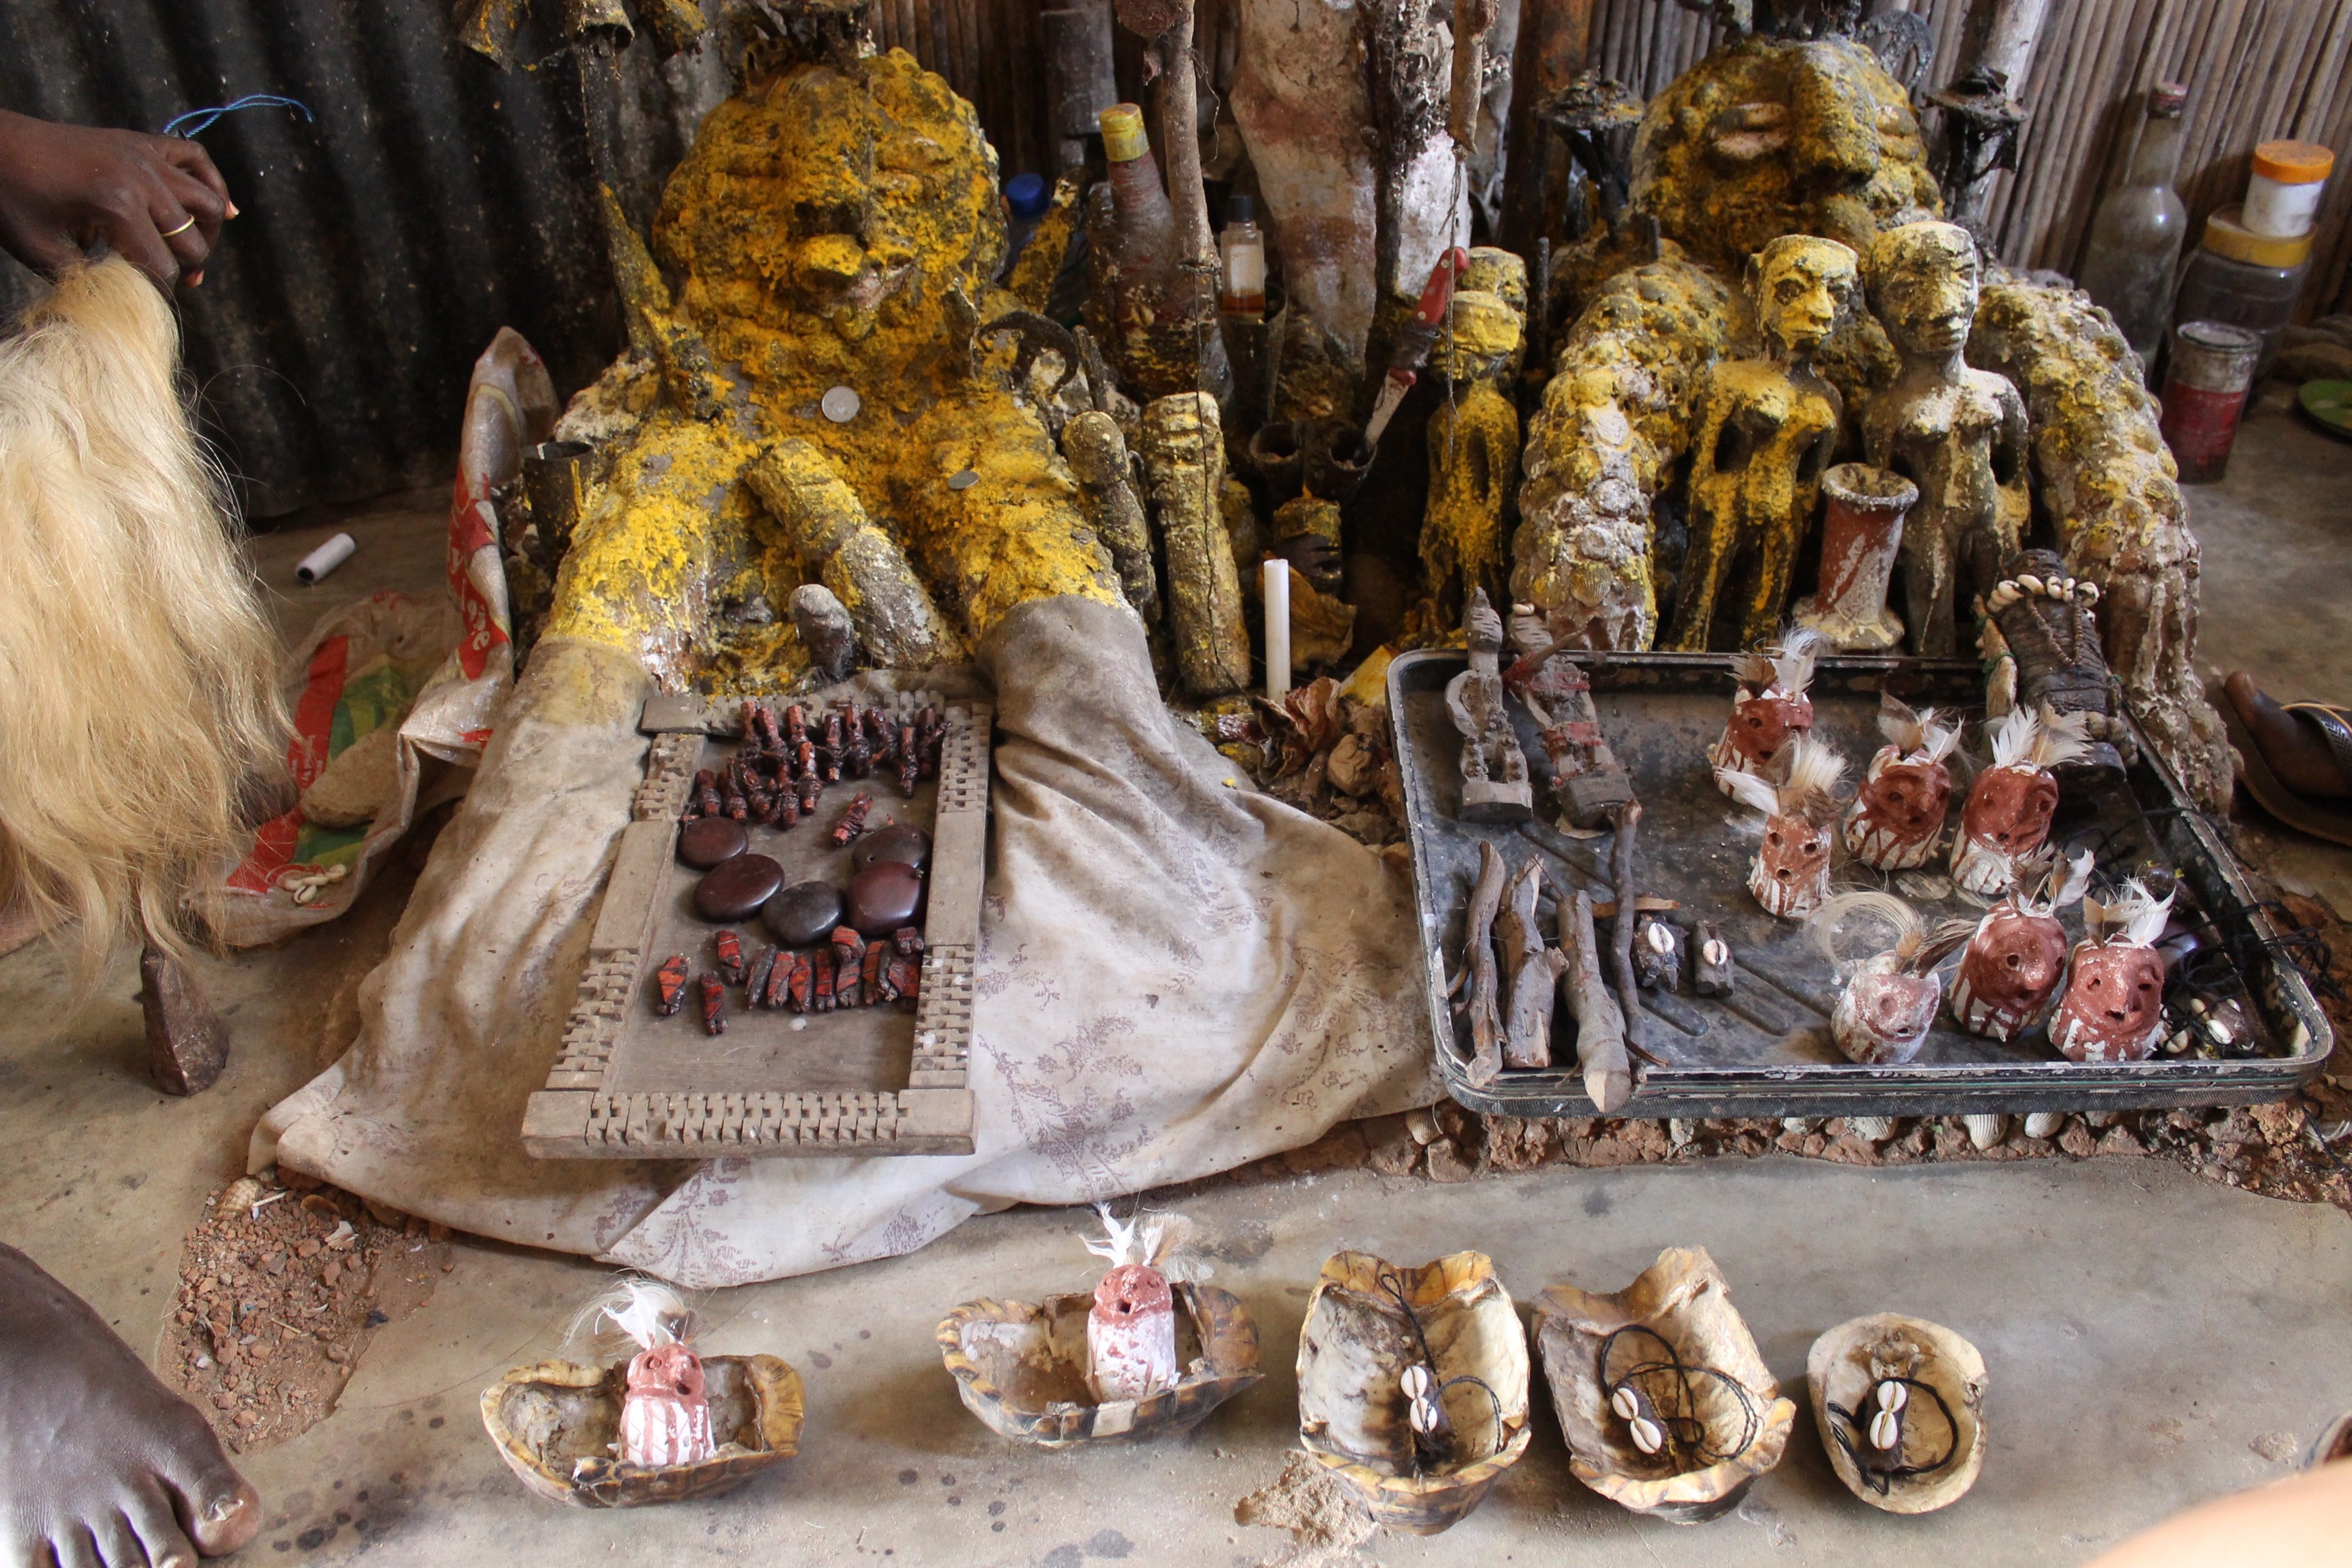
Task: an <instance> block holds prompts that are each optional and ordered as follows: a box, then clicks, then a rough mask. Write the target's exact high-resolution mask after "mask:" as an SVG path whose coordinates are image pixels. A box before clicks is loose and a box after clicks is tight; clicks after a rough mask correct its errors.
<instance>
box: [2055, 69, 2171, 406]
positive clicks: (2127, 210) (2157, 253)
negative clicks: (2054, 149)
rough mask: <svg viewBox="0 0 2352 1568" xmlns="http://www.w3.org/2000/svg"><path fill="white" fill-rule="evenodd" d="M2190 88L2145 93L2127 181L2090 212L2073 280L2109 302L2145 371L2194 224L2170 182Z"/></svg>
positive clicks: (2165, 317) (2160, 339)
mask: <svg viewBox="0 0 2352 1568" xmlns="http://www.w3.org/2000/svg"><path fill="white" fill-rule="evenodd" d="M2188 101H2189V89H2188V88H2187V87H2186V86H2184V85H2182V84H2181V83H2179V82H2165V83H2163V84H2161V85H2160V86H2158V88H2157V89H2155V90H2154V91H2152V92H2150V93H2149V94H2148V98H2147V118H2146V119H2145V120H2143V121H2141V122H2140V130H2139V143H2138V145H2137V147H2136V148H2135V149H2134V150H2133V152H2132V159H2131V163H2130V166H2129V168H2128V169H2127V171H2126V174H2125V175H2124V182H2123V184H2121V185H2119V186H2117V187H2116V189H2115V190H2113V191H2111V192H2109V193H2108V194H2107V197H2106V199H2105V201H2103V202H2101V203H2100V204H2099V209H2098V211H2097V212H2096V213H2095V214H2094V215H2093V216H2092V218H2091V232H2090V234H2089V236H2088V237H2087V238H2086V239H2085V240H2084V247H2083V267H2082V271H2081V273H2080V275H2079V277H2078V278H2077V279H2076V281H2078V282H2079V283H2081V284H2082V286H2083V289H2084V292H2086V293H2088V294H2089V295H2090V296H2091V298H2092V300H2094V301H2095V302H2096V303H2098V304H2100V305H2104V306H2105V307H2106V310H2107V313H2108V314H2109V315H2111V316H2113V317H2115V319H2116V328H2117V329H2118V330H2119V331H2122V333H2123V335H2124V341H2125V342H2128V343H2129V344H2131V346H2132V352H2133V353H2137V354H2138V355H2139V361H2140V368H2141V369H2142V370H2143V371H2145V370H2146V369H2147V364H2148V362H2149V361H2150V360H2151V359H2153V358H2154V357H2155V354H2156V351H2157V348H2158V345H2159V344H2160V343H2161V342H2163V339H2164V329H2165V324H2166V322H2167V321H2169V320H2170V319H2171V311H2170V310H2169V308H2168V307H2169V305H2170V303H2171V300H2172V275H2173V268H2175V267H2176V266H2177V265H2178V264H2179V260H2180V247H2181V242H2182V241H2183V240H2184V239H2185V238H2186V237H2187V235H2188V232H2189V208H2188V206H2187V205H2185V204H2183V203H2182V201H2181V199H2180V193H2179V192H2178V191H2176V190H2174V189H2173V188H2172V183H2173V181H2174V179H2175V178H2177V177H2178V176H2179V173H2180V142H2181V132H2182V129H2183V127H2182V125H2181V118H2180V111H2181V110H2182V109H2183V108H2184V107H2185V106H2186V105H2187V104H2188Z"/></svg>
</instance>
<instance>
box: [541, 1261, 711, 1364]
mask: <svg viewBox="0 0 2352 1568" xmlns="http://www.w3.org/2000/svg"><path fill="white" fill-rule="evenodd" d="M606 1323H610V1324H612V1325H613V1327H614V1329H615V1330H618V1331H620V1332H621V1333H624V1334H626V1335H627V1336H628V1337H629V1338H630V1339H631V1340H632V1341H634V1342H635V1343H636V1346H637V1348H638V1349H640V1350H648V1351H649V1350H654V1349H656V1348H657V1347H659V1346H662V1345H668V1344H683V1343H685V1342H687V1341H688V1340H691V1339H693V1338H694V1336H695V1334H696V1333H697V1332H698V1331H699V1330H700V1328H701V1326H702V1325H701V1321H700V1320H699V1319H698V1318H697V1317H696V1316H695V1312H694V1309H692V1308H691V1307H688V1305H687V1304H686V1300H685V1298H683V1297H681V1296H680V1295H679V1294H678V1293H677V1291H675V1290H673V1289H670V1288H669V1287H668V1286H667V1285H664V1284H662V1283H661V1282H660V1281H659V1280H656V1279H646V1278H644V1277H643V1276H642V1275H635V1274H631V1275H627V1276H625V1277H624V1278H623V1279H621V1280H620V1281H619V1283H617V1284H615V1285H614V1287H613V1289H610V1290H607V1291H605V1292H604V1294H603V1295H601V1296H599V1297H597V1298H596V1299H595V1300H593V1301H591V1302H589V1303H588V1304H587V1305H586V1306H585V1307H583V1308H582V1309H580V1314H579V1316H577V1317H575V1318H574V1319H572V1332H571V1335H570V1337H571V1338H573V1339H578V1338H580V1337H582V1336H583V1335H593V1334H598V1333H602V1332H604V1324H606Z"/></svg>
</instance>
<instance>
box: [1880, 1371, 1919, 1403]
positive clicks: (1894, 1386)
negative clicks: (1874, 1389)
mask: <svg viewBox="0 0 2352 1568" xmlns="http://www.w3.org/2000/svg"><path fill="white" fill-rule="evenodd" d="M1910 1403H1911V1391H1910V1390H1909V1389H1908V1388H1906V1387H1905V1386H1904V1385H1903V1384H1899V1383H1897V1382H1895V1380H1894V1379H1893V1378H1891V1377H1890V1378H1888V1379H1887V1380H1886V1381H1885V1383H1882V1384H1879V1385H1878V1407H1879V1408H1880V1409H1881V1410H1900V1409H1902V1408H1903V1407H1904V1406H1905V1405H1908V1404H1910Z"/></svg>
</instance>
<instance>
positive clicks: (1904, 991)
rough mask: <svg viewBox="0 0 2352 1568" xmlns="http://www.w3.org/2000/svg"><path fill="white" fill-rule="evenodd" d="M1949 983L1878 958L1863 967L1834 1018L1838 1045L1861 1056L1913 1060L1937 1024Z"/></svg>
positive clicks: (1859, 1059)
mask: <svg viewBox="0 0 2352 1568" xmlns="http://www.w3.org/2000/svg"><path fill="white" fill-rule="evenodd" d="M1943 1000H1944V987H1943V983H1942V982H1941V981H1939V980H1937V978H1936V977H1935V976H1934V975H1932V974H1906V973H1903V972H1902V971H1901V970H1900V969H1899V968H1896V967H1895V966H1894V965H1893V964H1882V963H1881V962H1880V961H1879V960H1876V959H1874V960H1872V961H1871V962H1870V963H1866V964H1864V966H1863V967H1862V970H1861V972H1860V973H1857V974H1855V975H1854V977H1853V981H1852V982H1851V983H1850V984H1848V985H1847V986H1846V989H1845V994H1844V995H1843V997H1841V998H1840V999H1839V1002H1838V1006H1837V1011H1836V1013H1835V1014H1834V1015H1833V1016H1832V1018H1831V1020H1830V1026H1831V1031H1832V1034H1833V1035H1834V1036H1835V1037H1836V1038H1837V1043H1838V1048H1839V1049H1840V1050H1842V1051H1843V1052H1844V1053H1845V1054H1846V1057H1847V1058H1848V1059H1849V1060H1852V1061H1857V1062H1899V1061H1908V1060H1910V1058H1912V1057H1913V1056H1914V1055H1916V1053H1917V1051H1918V1049H1919V1047H1920V1045H1921V1044H1922V1043H1923V1042H1924V1041H1925V1040H1926V1039H1927V1031H1928V1030H1929V1029H1931V1028H1933V1027H1934V1026H1935V1023H1936V1009H1937V1006H1939V1005H1941V1004H1942V1002H1943Z"/></svg>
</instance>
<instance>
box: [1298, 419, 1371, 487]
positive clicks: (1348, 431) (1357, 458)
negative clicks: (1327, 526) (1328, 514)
mask: <svg viewBox="0 0 2352 1568" xmlns="http://www.w3.org/2000/svg"><path fill="white" fill-rule="evenodd" d="M1306 447H1307V453H1306V459H1307V460H1306V479H1307V491H1308V493H1310V494H1312V495H1315V496H1318V497H1320V498H1321V499H1322V500H1328V501H1336V502H1339V503H1341V504H1345V502H1346V501H1347V500H1348V499H1349V497H1351V496H1353V495H1354V494H1355V493H1356V492H1357V491H1358V490H1359V489H1362V488H1363V483H1364V476H1365V475H1367V474H1369V473H1370V472H1371V471H1372V444H1371V443H1370V441H1367V440H1365V439H1364V433H1363V431H1362V430H1360V429H1359V428H1358V427H1357V426H1353V425H1350V424H1349V423H1348V421H1346V420H1345V419H1318V420H1317V421H1316V422H1315V423H1314V424H1313V425H1311V426H1307V434H1306Z"/></svg>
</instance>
